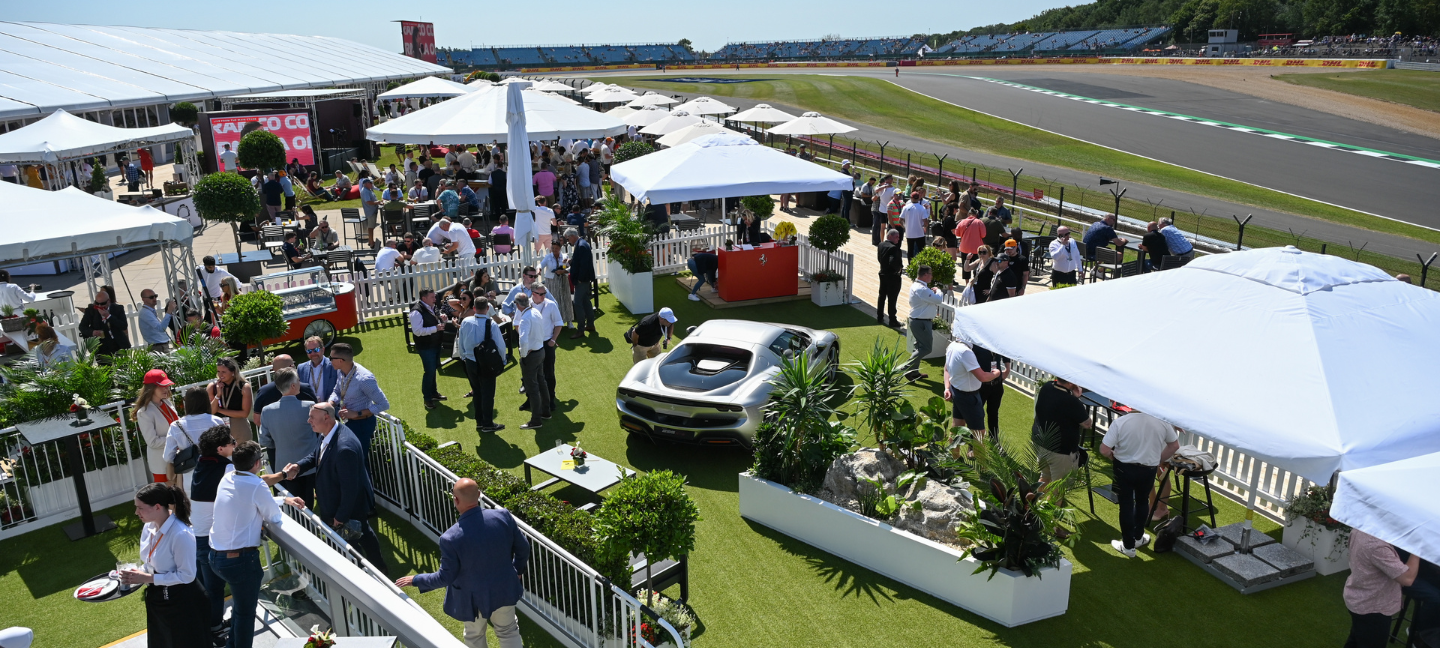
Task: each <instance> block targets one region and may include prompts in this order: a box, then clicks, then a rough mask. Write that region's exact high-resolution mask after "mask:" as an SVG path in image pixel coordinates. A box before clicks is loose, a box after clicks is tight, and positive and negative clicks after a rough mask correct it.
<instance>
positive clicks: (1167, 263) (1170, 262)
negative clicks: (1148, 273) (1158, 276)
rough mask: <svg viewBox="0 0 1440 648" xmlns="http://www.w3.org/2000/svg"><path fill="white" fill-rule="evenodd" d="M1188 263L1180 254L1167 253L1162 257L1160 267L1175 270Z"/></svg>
mask: <svg viewBox="0 0 1440 648" xmlns="http://www.w3.org/2000/svg"><path fill="white" fill-rule="evenodd" d="M1186 263H1187V262H1186V261H1185V260H1184V259H1182V258H1180V257H1178V256H1174V255H1170V254H1167V255H1165V256H1163V257H1161V258H1160V269H1161V270H1174V269H1175V268H1179V267H1183V266H1184V265H1185V264H1186Z"/></svg>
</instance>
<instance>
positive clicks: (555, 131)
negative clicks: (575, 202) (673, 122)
mask: <svg viewBox="0 0 1440 648" xmlns="http://www.w3.org/2000/svg"><path fill="white" fill-rule="evenodd" d="M511 85H513V84H511ZM507 87H508V86H492V87H488V88H481V89H479V90H476V91H474V92H471V93H469V94H467V95H465V96H463V97H456V98H454V99H451V100H449V101H445V102H441V103H439V104H437V105H434V106H430V107H429V108H425V109H422V110H417V111H415V112H412V113H410V114H408V115H405V116H403V117H397V118H395V119H392V120H390V121H387V122H385V123H383V124H378V125H376V126H372V127H370V128H369V129H368V130H366V132H365V136H366V137H368V138H369V139H372V140H374V141H377V142H382V143H388V144H428V143H430V142H444V143H447V144H489V143H491V142H494V141H500V140H504V139H505V138H506V137H507V136H508V133H509V127H508V125H507V124H506V122H505V98H506V90H507ZM522 87H523V86H522ZM521 94H522V96H523V97H524V99H525V122H526V127H527V128H526V130H527V132H528V133H529V136H530V138H531V139H532V140H535V141H541V140H553V139H560V138H562V137H572V138H574V137H579V138H590V137H605V136H609V135H618V134H620V133H623V132H625V124H624V123H622V122H621V121H620V120H619V119H616V118H615V117H612V116H610V115H606V114H604V113H598V112H595V111H593V110H589V109H587V108H581V107H580V106H575V105H571V104H569V103H566V102H565V101H562V100H561V99H560V98H558V97H552V96H549V95H547V94H545V93H543V92H523V93H521Z"/></svg>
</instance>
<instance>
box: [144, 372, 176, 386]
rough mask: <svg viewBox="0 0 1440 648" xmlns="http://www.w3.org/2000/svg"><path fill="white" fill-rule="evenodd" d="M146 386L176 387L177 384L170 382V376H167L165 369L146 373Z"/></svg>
mask: <svg viewBox="0 0 1440 648" xmlns="http://www.w3.org/2000/svg"><path fill="white" fill-rule="evenodd" d="M145 384H147V385H160V386H161V387H169V386H171V385H174V384H175V382H174V381H172V380H170V377H169V376H167V375H165V370H164V369H151V370H150V371H147V372H145Z"/></svg>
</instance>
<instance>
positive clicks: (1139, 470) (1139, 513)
mask: <svg viewBox="0 0 1440 648" xmlns="http://www.w3.org/2000/svg"><path fill="white" fill-rule="evenodd" d="M1179 449H1180V435H1179V434H1178V433H1177V432H1176V431H1175V428H1174V427H1172V426H1171V425H1170V424H1169V423H1166V422H1164V421H1162V420H1160V419H1158V418H1155V417H1153V416H1151V415H1149V414H1144V413H1141V412H1131V413H1129V414H1126V415H1125V416H1122V417H1120V418H1118V419H1115V422H1113V423H1111V424H1110V429H1109V430H1107V431H1106V432H1105V438H1104V440H1102V441H1101V442H1100V454H1103V455H1105V456H1106V457H1108V458H1109V459H1110V460H1111V462H1112V464H1111V465H1112V468H1113V469H1114V471H1115V481H1114V486H1113V490H1114V491H1115V496H1116V497H1118V498H1119V500H1120V501H1119V504H1120V539H1119V540H1111V541H1110V546H1111V547H1114V548H1115V551H1117V552H1119V553H1120V555H1122V556H1125V557H1127V558H1134V557H1135V549H1136V547H1143V546H1145V545H1147V544H1149V543H1150V534H1148V533H1145V525H1146V523H1147V522H1149V517H1150V489H1151V488H1152V487H1153V486H1154V485H1155V473H1156V471H1158V470H1159V468H1160V465H1161V464H1163V463H1165V461H1166V460H1168V459H1169V458H1170V455H1173V454H1175V451H1176V450H1179Z"/></svg>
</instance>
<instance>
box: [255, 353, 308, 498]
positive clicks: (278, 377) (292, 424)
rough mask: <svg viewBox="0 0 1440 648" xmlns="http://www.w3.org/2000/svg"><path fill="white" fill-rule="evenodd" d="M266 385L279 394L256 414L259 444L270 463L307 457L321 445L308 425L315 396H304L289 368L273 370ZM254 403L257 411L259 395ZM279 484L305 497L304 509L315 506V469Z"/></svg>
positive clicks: (288, 461) (286, 461) (294, 493)
mask: <svg viewBox="0 0 1440 648" xmlns="http://www.w3.org/2000/svg"><path fill="white" fill-rule="evenodd" d="M277 359H278V358H277ZM265 387H266V388H275V390H276V391H277V392H279V393H280V397H279V399H277V400H276V401H274V402H272V403H270V404H268V405H265V406H264V409H263V411H261V412H260V414H261V415H260V416H256V417H255V418H256V420H257V421H258V427H259V428H260V445H263V446H265V447H266V448H267V449H268V450H269V452H270V465H272V466H286V465H289V464H292V463H295V462H298V461H301V460H303V459H304V458H305V457H308V456H310V455H311V454H312V453H314V452H315V450H317V449H319V447H320V437H317V436H315V433H314V432H312V431H311V430H310V425H309V422H310V406H311V405H314V404H315V397H314V396H313V395H312V396H308V397H307V396H305V395H304V391H305V389H304V388H302V387H301V385H300V379H299V378H297V377H296V376H295V370H294V369H292V368H290V367H284V368H282V369H280V370H279V371H276V372H275V377H274V380H272V381H271V382H270V384H268V385H266V386H265ZM261 391H264V390H263V389H262V390H261ZM255 403H256V405H255V407H256V408H257V410H259V408H260V407H261V405H260V404H259V403H260V399H259V398H258V397H257V398H256V399H255ZM280 485H281V486H284V487H285V490H288V491H290V494H291V495H294V496H296V497H298V498H300V499H302V500H305V508H311V509H313V508H314V507H315V471H314V470H308V471H304V472H303V473H302V474H300V476H298V477H296V478H295V479H286V480H285V481H282V482H280Z"/></svg>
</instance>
